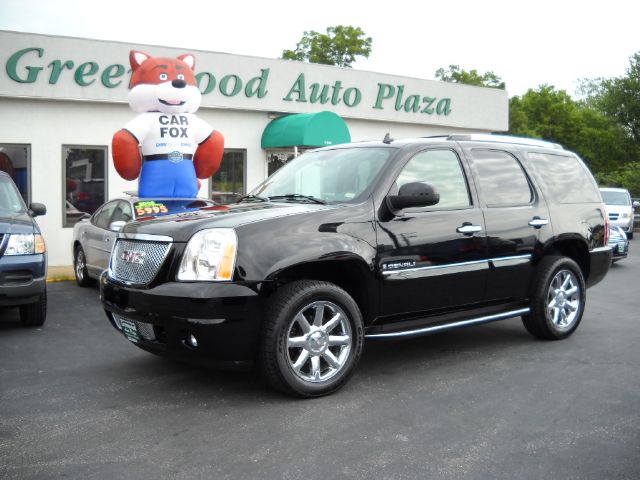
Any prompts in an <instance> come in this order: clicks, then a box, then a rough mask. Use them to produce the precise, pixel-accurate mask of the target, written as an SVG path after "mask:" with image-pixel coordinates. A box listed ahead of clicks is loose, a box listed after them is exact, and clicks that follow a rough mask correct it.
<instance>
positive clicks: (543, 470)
mask: <svg viewBox="0 0 640 480" xmlns="http://www.w3.org/2000/svg"><path fill="white" fill-rule="evenodd" d="M634 243H635V244H634ZM639 282H640V244H638V242H637V241H635V242H632V245H631V255H630V257H629V258H628V259H626V260H623V261H621V262H619V263H618V264H616V265H615V266H614V267H613V268H612V269H611V271H610V273H609V275H608V276H607V278H606V279H605V281H604V282H602V283H601V284H599V285H598V286H596V287H594V288H593V289H591V290H589V292H588V298H587V310H586V313H585V317H584V319H583V323H582V325H581V326H580V328H579V329H578V331H577V332H576V333H575V334H574V335H573V336H572V337H571V338H569V339H568V340H565V341H560V342H544V341H539V340H535V339H533V338H532V337H530V336H529V335H528V334H527V333H526V332H525V330H524V328H523V327H522V325H521V322H520V320H519V319H512V320H507V321H503V322H498V323H494V324H489V325H484V326H479V327H472V328H468V329H466V330H458V331H455V332H449V333H443V334H439V335H434V336H430V337H422V338H418V339H412V340H405V341H401V342H397V341H396V342H385V343H368V344H367V345H366V346H365V353H364V357H363V359H362V362H361V364H360V366H359V368H358V370H357V372H356V374H355V375H354V377H353V378H352V379H351V381H350V383H349V384H348V385H347V386H346V387H345V388H344V389H343V390H341V391H340V392H338V393H337V394H335V395H332V396H329V397H325V398H321V399H316V400H294V399H290V398H287V397H284V396H281V395H280V394H277V393H274V392H272V391H270V390H269V389H268V388H266V387H265V386H264V385H263V384H262V383H261V382H260V380H259V378H258V377H257V376H256V375H254V374H251V373H242V374H238V373H220V372H216V371H211V370H205V369H198V368H193V367H190V366H186V365H182V364H178V363H174V362H172V361H170V360H166V359H162V358H158V357H155V356H153V355H151V354H148V353H145V352H143V351H141V350H138V349H137V348H136V347H134V346H133V345H131V344H130V343H129V342H128V341H127V340H126V339H125V338H124V337H122V336H120V335H119V334H118V333H117V332H116V331H115V330H113V329H112V327H111V326H110V325H109V324H108V322H107V320H106V318H105V316H104V314H103V312H102V310H101V308H100V303H99V300H98V292H97V289H81V288H79V287H77V286H76V285H75V283H72V282H61V283H53V284H50V285H49V314H48V319H47V323H46V324H45V325H44V327H43V328H40V329H24V328H22V327H21V326H20V324H19V322H18V316H17V311H13V310H4V311H2V312H0V313H1V314H2V317H1V318H0V478H3V479H32V478H42V479H50V478H78V479H103V478H109V479H111V478H171V479H192V478H209V479H216V480H218V479H272V478H273V479H280V478H286V479H299V478H300V479H302V478H305V479H316V478H322V479H334V478H335V479H342V478H347V479H350V478H354V479H372V478H375V479H378V478H380V479H394V480H396V479H427V478H428V479H439V478H443V479H519V480H522V479H542V478H548V479H560V478H562V479H564V480H567V479H598V480H601V479H638V478H640V348H638V341H639V340H640V298H639V297H640V295H639V293H640V287H639Z"/></svg>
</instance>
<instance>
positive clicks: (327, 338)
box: [286, 301, 353, 383]
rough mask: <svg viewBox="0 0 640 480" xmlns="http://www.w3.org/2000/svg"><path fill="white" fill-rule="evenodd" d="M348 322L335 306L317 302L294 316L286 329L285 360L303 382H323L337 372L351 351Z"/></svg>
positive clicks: (331, 303)
mask: <svg viewBox="0 0 640 480" xmlns="http://www.w3.org/2000/svg"><path fill="white" fill-rule="evenodd" d="M352 338H353V336H352V332H351V324H350V322H349V318H348V317H347V314H346V313H345V312H344V310H342V309H341V308H340V307H339V306H338V305H336V304H335V303H333V302H328V301H318V302H313V303H310V304H309V305H306V306H305V307H303V308H302V309H300V311H299V312H298V313H297V314H296V315H295V317H294V318H293V321H292V322H291V325H290V326H289V330H288V331H287V338H286V342H287V361H288V363H289V367H290V368H291V370H292V371H293V373H294V374H295V375H296V376H297V377H298V378H300V379H302V380H304V381H306V382H312V383H319V382H325V381H327V380H329V379H331V378H333V377H334V376H336V375H337V374H338V373H339V372H341V371H342V370H343V369H344V367H345V365H346V364H347V360H348V359H349V353H350V352H351V343H352Z"/></svg>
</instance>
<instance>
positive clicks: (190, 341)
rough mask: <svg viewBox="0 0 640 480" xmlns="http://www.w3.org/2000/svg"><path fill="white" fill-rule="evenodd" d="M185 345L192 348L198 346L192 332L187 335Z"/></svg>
mask: <svg viewBox="0 0 640 480" xmlns="http://www.w3.org/2000/svg"><path fill="white" fill-rule="evenodd" d="M187 345H189V346H190V347H193V348H197V347H198V339H197V338H196V337H195V336H194V335H193V334H192V333H190V334H189V336H188V337H187Z"/></svg>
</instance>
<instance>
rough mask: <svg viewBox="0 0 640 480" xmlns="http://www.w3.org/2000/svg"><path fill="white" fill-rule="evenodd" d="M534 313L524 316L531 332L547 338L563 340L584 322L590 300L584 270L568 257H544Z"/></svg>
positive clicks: (534, 303)
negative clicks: (587, 301)
mask: <svg viewBox="0 0 640 480" xmlns="http://www.w3.org/2000/svg"><path fill="white" fill-rule="evenodd" d="M537 269H538V273H537V275H536V283H535V284H534V286H533V295H532V298H531V312H530V313H529V314H528V315H523V316H522V322H523V323H524V326H525V328H526V329H527V331H528V332H529V333H530V334H531V335H533V336H534V337H537V338H541V339H544V340H560V339H563V338H566V337H568V336H569V335H571V334H572V333H573V332H574V331H575V330H576V329H577V328H578V325H579V324H580V321H581V320H582V314H583V313H584V307H585V302H586V288H585V283H584V276H583V274H582V270H580V267H579V266H578V264H577V263H576V262H574V261H573V260H572V259H570V258H568V257H563V256H556V255H553V256H548V257H544V258H543V259H542V260H541V261H540V264H539V265H538V267H537Z"/></svg>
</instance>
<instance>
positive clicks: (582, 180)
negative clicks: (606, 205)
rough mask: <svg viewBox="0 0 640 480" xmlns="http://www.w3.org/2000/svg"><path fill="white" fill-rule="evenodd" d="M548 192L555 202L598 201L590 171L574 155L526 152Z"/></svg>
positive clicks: (598, 194)
mask: <svg viewBox="0 0 640 480" xmlns="http://www.w3.org/2000/svg"><path fill="white" fill-rule="evenodd" d="M527 155H528V157H529V159H530V160H531V161H532V164H533V166H534V168H535V170H536V172H537V173H538V175H539V177H540V178H541V180H542V182H543V184H544V186H545V187H546V190H547V191H548V193H549V194H550V195H551V196H552V197H553V199H554V201H555V202H557V203H599V202H600V201H601V200H600V193H599V192H598V189H597V187H596V184H595V181H594V180H593V177H592V176H591V173H590V172H589V171H588V170H587V168H586V167H585V166H584V165H583V164H582V162H581V161H580V160H579V159H578V158H577V157H574V156H565V155H553V154H549V153H528V154H527Z"/></svg>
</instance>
